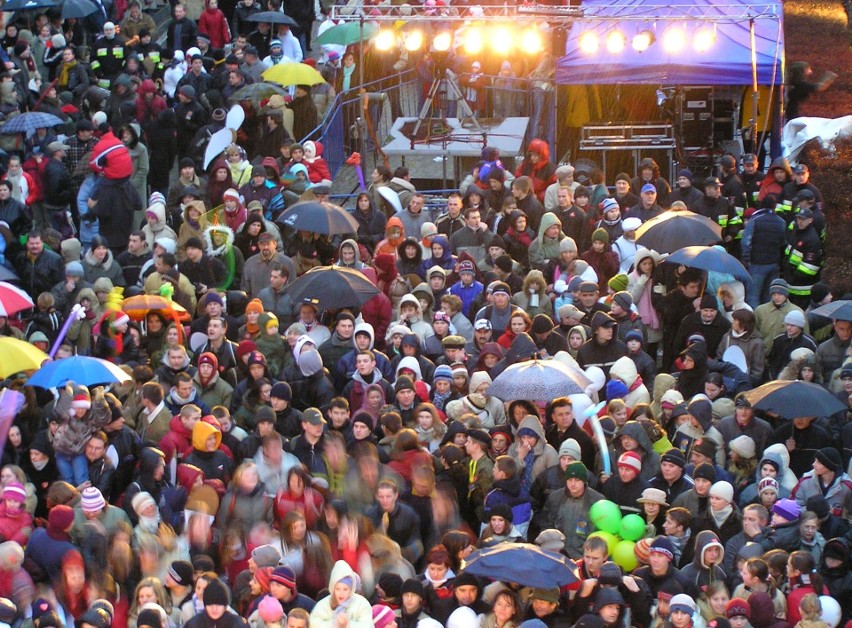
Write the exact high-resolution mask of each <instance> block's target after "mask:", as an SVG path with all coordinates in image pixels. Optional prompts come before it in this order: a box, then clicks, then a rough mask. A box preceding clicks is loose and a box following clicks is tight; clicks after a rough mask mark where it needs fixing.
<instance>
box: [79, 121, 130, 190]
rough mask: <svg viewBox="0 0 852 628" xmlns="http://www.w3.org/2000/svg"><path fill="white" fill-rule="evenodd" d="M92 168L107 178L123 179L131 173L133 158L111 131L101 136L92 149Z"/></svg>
mask: <svg viewBox="0 0 852 628" xmlns="http://www.w3.org/2000/svg"><path fill="white" fill-rule="evenodd" d="M90 165H91V167H92V170H93V171H94V172H95V173H97V174H103V175H104V176H105V177H106V178H107V179H125V178H127V177H130V176H131V175H132V174H133V159H131V157H130V151H129V150H128V148H127V146H125V145H124V144H123V143H122V141H121V140H119V139H118V138H117V137H116V136H115V135H114V134H113V132H112V131H107V132H106V133H104V134H103V135H102V136H101V139H100V141H99V142H98V143H97V144H95V147H94V148H93V149H92V160H91V162H90Z"/></svg>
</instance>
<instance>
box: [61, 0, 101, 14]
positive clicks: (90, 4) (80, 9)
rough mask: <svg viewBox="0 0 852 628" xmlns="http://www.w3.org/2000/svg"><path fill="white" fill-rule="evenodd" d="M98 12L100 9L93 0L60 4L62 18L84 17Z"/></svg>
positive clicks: (72, 0) (64, 0)
mask: <svg viewBox="0 0 852 628" xmlns="http://www.w3.org/2000/svg"><path fill="white" fill-rule="evenodd" d="M98 11H100V8H99V7H98V5H97V4H95V3H94V1H93V0H63V2H62V17H64V18H69V17H76V18H81V17H86V16H89V15H91V14H92V13H96V12H98Z"/></svg>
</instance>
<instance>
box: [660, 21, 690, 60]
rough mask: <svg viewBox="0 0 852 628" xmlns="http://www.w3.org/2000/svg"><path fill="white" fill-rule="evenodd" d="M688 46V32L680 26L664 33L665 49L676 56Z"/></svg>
mask: <svg viewBox="0 0 852 628" xmlns="http://www.w3.org/2000/svg"><path fill="white" fill-rule="evenodd" d="M684 46H686V31H685V30H683V29H682V28H681V27H679V26H671V27H669V28H667V29H666V32H665V33H663V49H664V50H665V51H666V52H668V53H670V54H676V53H678V52H680V51H682V50H683V48H684Z"/></svg>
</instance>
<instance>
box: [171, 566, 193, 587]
mask: <svg viewBox="0 0 852 628" xmlns="http://www.w3.org/2000/svg"><path fill="white" fill-rule="evenodd" d="M193 571H194V570H193V568H192V563H191V562H189V561H188V560H173V561H172V562H171V564H170V565H169V570H168V572H167V573H168V575H169V576H171V578H172V580H174V581H175V583H177V584H178V585H179V586H182V587H189V586H192V578H193V575H194V573H193Z"/></svg>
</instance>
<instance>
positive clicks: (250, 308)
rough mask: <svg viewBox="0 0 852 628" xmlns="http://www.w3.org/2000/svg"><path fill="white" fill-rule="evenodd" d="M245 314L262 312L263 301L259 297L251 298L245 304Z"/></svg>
mask: <svg viewBox="0 0 852 628" xmlns="http://www.w3.org/2000/svg"><path fill="white" fill-rule="evenodd" d="M246 314H263V303H261V302H260V299H252V300H251V301H249V302H248V305H246Z"/></svg>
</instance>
